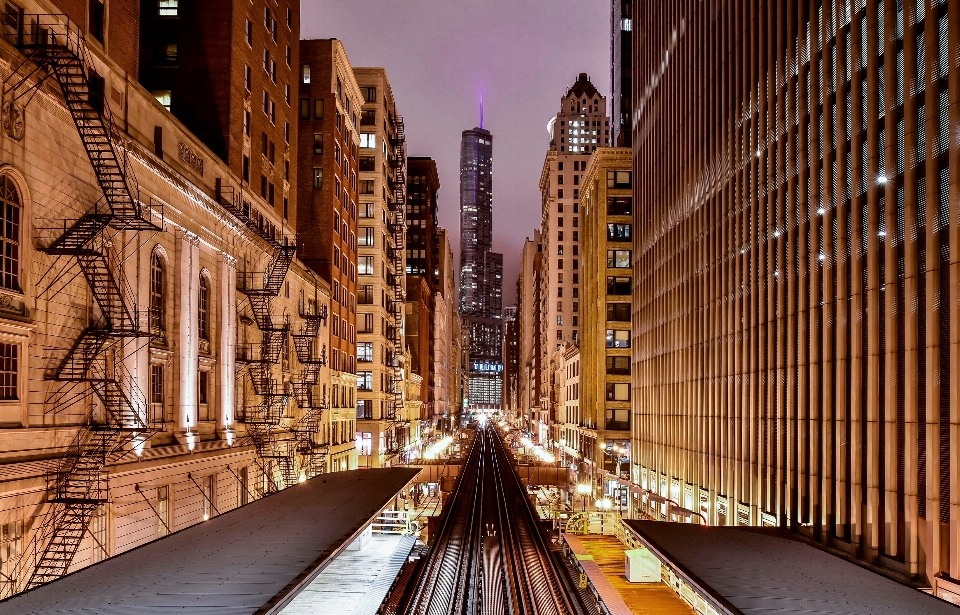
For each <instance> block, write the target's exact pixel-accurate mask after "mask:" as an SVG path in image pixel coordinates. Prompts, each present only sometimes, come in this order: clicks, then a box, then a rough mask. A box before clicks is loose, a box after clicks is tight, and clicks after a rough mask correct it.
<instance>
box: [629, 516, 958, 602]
mask: <svg viewBox="0 0 960 615" xmlns="http://www.w3.org/2000/svg"><path fill="white" fill-rule="evenodd" d="M626 523H627V524H628V525H629V527H630V528H631V529H633V530H634V531H635V532H636V533H637V534H638V536H639V537H640V540H641V541H642V542H643V543H644V545H645V546H646V547H647V548H649V549H650V550H651V551H653V552H654V554H656V556H657V557H658V558H659V559H660V562H661V563H662V564H665V565H667V567H669V568H670V569H671V570H672V571H673V572H674V574H675V576H676V577H677V583H678V586H679V587H680V588H681V593H682V594H687V595H689V594H691V593H693V594H696V596H697V599H698V600H704V601H706V602H708V603H709V604H710V606H712V607H713V609H714V610H715V612H717V613H721V614H728V615H742V614H746V613H749V614H750V615H766V614H770V615H772V614H774V613H777V614H780V613H785V612H789V613H795V614H797V615H804V614H811V615H812V614H814V613H816V614H818V615H822V614H823V613H830V614H831V615H916V614H918V613H926V614H930V615H960V609H958V608H957V607H956V606H954V605H952V604H950V603H948V602H946V601H943V600H940V599H939V598H936V597H934V596H932V595H930V594H927V593H924V592H922V591H920V590H918V589H914V588H912V587H910V586H908V585H904V584H902V583H899V582H897V581H895V580H893V579H891V578H889V577H886V576H884V575H882V574H879V573H878V572H875V571H873V570H871V569H870V568H868V567H866V566H863V565H860V564H858V563H856V562H854V561H851V560H848V559H845V558H843V557H840V556H838V555H833V554H832V553H830V552H828V551H826V550H824V549H821V548H818V547H816V546H813V545H811V544H808V543H807V542H806V541H804V540H802V539H800V538H799V537H796V536H793V535H791V534H789V533H788V532H785V531H781V530H776V529H771V528H750V527H716V526H702V525H692V524H688V523H668V522H662V521H635V520H631V521H626Z"/></svg>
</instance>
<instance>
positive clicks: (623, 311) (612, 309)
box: [607, 303, 630, 322]
mask: <svg viewBox="0 0 960 615" xmlns="http://www.w3.org/2000/svg"><path fill="white" fill-rule="evenodd" d="M607 320H615V321H623V322H629V321H630V304H629V303H608V304H607Z"/></svg>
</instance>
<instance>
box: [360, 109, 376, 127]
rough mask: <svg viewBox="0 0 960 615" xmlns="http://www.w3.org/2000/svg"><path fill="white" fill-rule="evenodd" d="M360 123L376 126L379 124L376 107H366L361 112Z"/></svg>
mask: <svg viewBox="0 0 960 615" xmlns="http://www.w3.org/2000/svg"><path fill="white" fill-rule="evenodd" d="M360 125H361V126H376V125H377V111H376V109H364V110H363V111H361V112H360Z"/></svg>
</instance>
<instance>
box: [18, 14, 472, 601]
mask: <svg viewBox="0 0 960 615" xmlns="http://www.w3.org/2000/svg"><path fill="white" fill-rule="evenodd" d="M108 5H109V6H108ZM225 16H229V18H228V19H227V18H225ZM0 46H2V47H3V50H4V53H3V60H2V61H0V64H2V65H3V70H4V74H5V75H7V76H8V79H7V82H6V84H7V85H6V87H5V89H4V96H3V102H2V106H3V123H2V129H0V162H2V164H0V212H2V213H0V215H2V216H3V219H4V223H3V224H2V225H0V227H2V229H0V244H2V253H3V258H2V259H0V442H2V445H0V463H2V464H3V470H4V476H5V477H6V478H5V479H4V482H3V486H2V487H0V598H3V597H7V596H9V595H11V594H14V593H18V592H20V591H23V590H24V589H28V588H31V587H35V586H37V585H39V584H42V583H44V582H47V581H50V580H53V579H56V578H58V577H60V576H62V575H63V574H65V573H67V572H69V571H73V570H77V569H78V568H82V567H84V566H87V565H90V564H92V563H96V562H99V561H101V560H103V559H105V558H107V557H109V556H112V555H115V554H118V553H121V552H124V551H127V550H129V549H133V548H135V547H137V546H139V545H142V544H144V543H146V542H149V541H151V540H154V539H156V538H157V537H160V536H164V535H166V534H169V533H172V532H176V531H177V530H180V529H183V528H185V527H188V526H190V525H193V524H196V523H199V522H201V521H203V520H206V519H209V518H211V517H213V516H216V515H219V514H221V513H224V512H226V511H229V510H232V509H234V508H236V507H238V506H241V505H244V504H246V503H248V502H249V501H251V500H254V499H259V498H260V497H263V496H265V495H268V494H270V493H274V492H276V491H278V490H281V489H285V488H288V487H291V486H293V485H296V484H297V483H299V482H302V481H305V480H307V479H308V478H311V477H313V476H315V475H317V474H323V473H328V472H334V471H341V470H348V469H356V468H358V467H379V466H387V465H396V464H402V463H407V462H409V461H411V460H414V459H416V458H417V457H418V456H419V455H420V454H421V453H422V451H423V449H424V447H425V445H426V444H427V443H428V441H429V439H430V438H435V437H437V436H438V435H439V432H440V431H441V430H444V429H448V428H449V427H450V425H451V424H452V423H454V422H455V421H456V420H457V419H456V416H455V414H456V413H457V412H458V410H459V408H460V407H461V400H460V395H461V391H462V388H463V387H462V384H461V383H460V382H459V381H457V378H458V375H462V374H463V373H464V370H463V365H462V357H463V353H462V342H461V336H460V325H459V322H460V321H459V309H458V306H457V300H456V299H455V297H456V282H455V281H454V280H455V279H456V277H455V276H456V273H455V272H456V266H455V265H454V262H453V253H452V250H451V248H450V243H449V241H448V239H447V235H446V233H445V231H444V230H443V229H441V228H439V227H438V225H437V211H438V200H437V195H438V191H439V189H440V183H439V179H438V175H437V170H436V163H435V161H434V160H432V159H431V158H428V157H412V156H411V157H409V158H408V157H407V149H406V137H405V132H404V123H403V118H402V116H401V114H400V111H399V110H400V109H401V108H402V101H397V100H395V99H394V97H393V92H392V89H391V86H390V82H389V79H388V77H387V74H386V71H385V70H384V69H382V68H359V67H353V66H351V64H350V62H349V59H348V57H347V53H346V50H345V49H344V47H343V45H342V43H341V42H340V41H338V40H336V39H328V40H300V3H299V2H298V1H297V0H279V1H277V0H269V1H265V0H253V1H250V0H243V1H240V0H209V1H204V2H196V3H192V2H178V1H177V0H160V1H153V2H148V1H144V2H139V3H137V2H109V3H108V2H105V1H104V0H90V1H89V2H81V3H76V2H66V1H60V0H50V1H41V0H24V1H23V2H7V3H6V5H5V7H4V19H3V27H2V42H0Z"/></svg>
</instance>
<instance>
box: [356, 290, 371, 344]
mask: <svg viewBox="0 0 960 615" xmlns="http://www.w3.org/2000/svg"><path fill="white" fill-rule="evenodd" d="M357 292H358V293H359V297H360V298H359V301H360V305H373V284H361V285H360V286H358V287H357ZM361 333H363V331H361Z"/></svg>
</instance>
